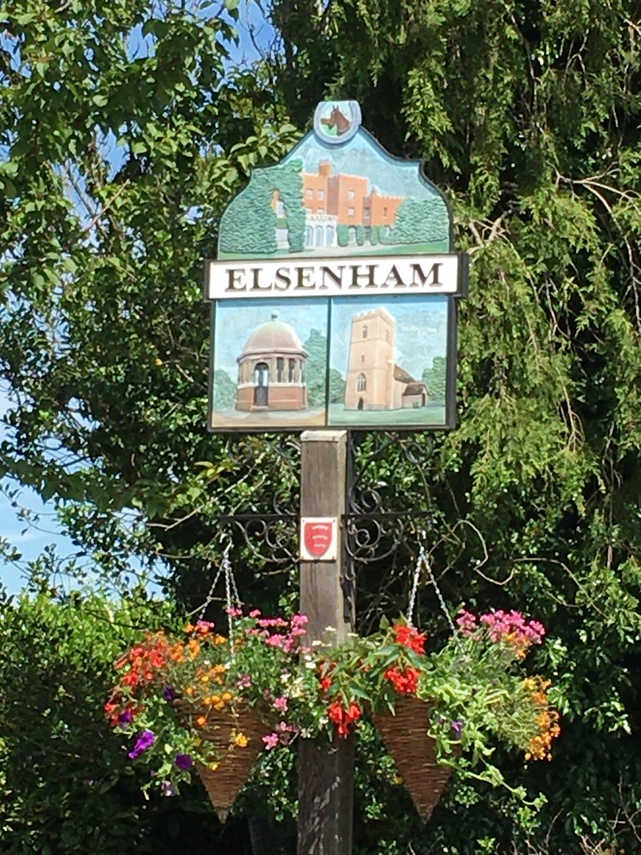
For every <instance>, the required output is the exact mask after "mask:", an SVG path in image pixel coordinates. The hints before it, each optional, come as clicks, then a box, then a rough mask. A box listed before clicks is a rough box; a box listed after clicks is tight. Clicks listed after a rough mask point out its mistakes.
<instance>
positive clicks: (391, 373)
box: [345, 308, 429, 410]
mask: <svg viewBox="0 0 641 855" xmlns="http://www.w3.org/2000/svg"><path fill="white" fill-rule="evenodd" d="M395 344H396V321H395V320H394V318H393V317H392V315H391V314H390V313H389V312H388V311H387V310H386V309H382V308H379V309H373V310H371V311H368V312H362V313H360V314H358V315H354V317H353V318H352V329H351V336H350V345H349V361H348V368H347V381H346V385H345V409H346V410H401V409H406V408H416V407H424V406H426V404H427V400H428V395H429V393H428V389H427V386H426V385H425V383H423V382H421V381H419V380H415V379H414V378H413V377H412V376H411V375H410V374H409V373H408V372H407V371H405V370H404V369H403V368H401V367H400V365H397V364H396V363H395V361H394V353H395Z"/></svg>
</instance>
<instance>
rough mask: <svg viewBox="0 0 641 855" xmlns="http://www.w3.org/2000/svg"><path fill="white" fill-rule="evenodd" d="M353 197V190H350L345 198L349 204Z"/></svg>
mask: <svg viewBox="0 0 641 855" xmlns="http://www.w3.org/2000/svg"><path fill="white" fill-rule="evenodd" d="M354 196H355V194H354V191H353V190H350V191H349V193H348V194H347V198H348V199H349V201H350V202H351V201H352V200H353V199H354Z"/></svg>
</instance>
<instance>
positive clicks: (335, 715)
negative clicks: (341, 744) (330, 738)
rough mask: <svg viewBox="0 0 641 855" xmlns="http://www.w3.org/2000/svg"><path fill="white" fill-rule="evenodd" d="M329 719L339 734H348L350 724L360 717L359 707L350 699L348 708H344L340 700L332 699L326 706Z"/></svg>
mask: <svg viewBox="0 0 641 855" xmlns="http://www.w3.org/2000/svg"><path fill="white" fill-rule="evenodd" d="M327 715H328V717H329V720H330V721H331V722H333V723H334V724H335V725H336V729H337V730H338V735H339V736H348V735H349V729H350V725H352V724H354V722H356V721H358V719H359V718H360V717H361V715H362V713H361V708H360V707H359V705H358V704H357V703H355V702H354V701H352V703H351V704H350V705H349V708H348V709H345V707H344V706H343V704H342V703H341V702H340V701H334V702H333V703H332V704H330V705H329V707H328V708H327Z"/></svg>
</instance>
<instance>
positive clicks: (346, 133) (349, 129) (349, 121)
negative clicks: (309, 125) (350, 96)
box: [314, 101, 361, 145]
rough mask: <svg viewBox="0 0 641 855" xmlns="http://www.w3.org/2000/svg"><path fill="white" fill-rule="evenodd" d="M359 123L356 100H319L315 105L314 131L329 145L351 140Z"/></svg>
mask: <svg viewBox="0 0 641 855" xmlns="http://www.w3.org/2000/svg"><path fill="white" fill-rule="evenodd" d="M360 125H361V108H360V107H359V105H358V101H321V103H320V104H319V105H318V107H316V112H315V113H314V132H315V133H316V136H318V137H320V138H321V139H322V141H323V142H326V143H330V145H341V144H342V143H345V142H347V141H348V140H351V138H352V137H353V136H354V134H355V133H356V132H357V131H358V129H359V127H360Z"/></svg>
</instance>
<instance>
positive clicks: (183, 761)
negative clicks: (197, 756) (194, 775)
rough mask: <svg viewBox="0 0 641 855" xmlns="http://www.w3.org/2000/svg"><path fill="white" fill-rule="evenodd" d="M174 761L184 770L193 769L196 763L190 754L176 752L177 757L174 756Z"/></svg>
mask: <svg viewBox="0 0 641 855" xmlns="http://www.w3.org/2000/svg"><path fill="white" fill-rule="evenodd" d="M174 763H175V764H176V766H178V768H179V769H182V770H183V771H184V770H187V769H191V767H192V766H193V765H194V761H193V760H192V759H191V757H190V756H189V754H176V757H175V758H174Z"/></svg>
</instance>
